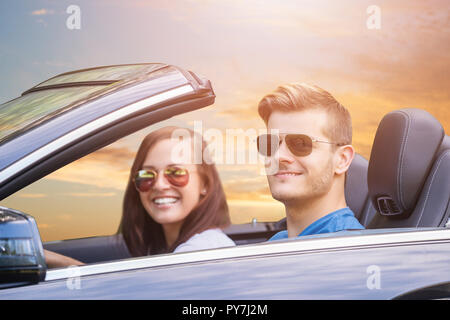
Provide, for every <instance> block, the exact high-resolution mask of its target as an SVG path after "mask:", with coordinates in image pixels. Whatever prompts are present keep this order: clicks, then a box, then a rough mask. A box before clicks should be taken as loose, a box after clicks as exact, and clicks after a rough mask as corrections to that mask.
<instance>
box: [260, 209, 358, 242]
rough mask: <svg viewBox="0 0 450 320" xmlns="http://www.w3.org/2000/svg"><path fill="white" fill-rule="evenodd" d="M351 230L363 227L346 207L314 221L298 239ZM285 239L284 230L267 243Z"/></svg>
mask: <svg viewBox="0 0 450 320" xmlns="http://www.w3.org/2000/svg"><path fill="white" fill-rule="evenodd" d="M352 229H364V227H363V226H362V225H361V224H360V223H359V221H358V219H356V218H355V215H354V214H353V211H352V210H350V208H349V207H346V208H343V209H339V210H336V211H333V212H331V213H329V214H327V215H326V216H323V217H322V218H320V219H318V220H316V221H314V222H313V223H311V224H310V225H309V226H308V227H307V228H306V229H305V230H303V231H302V232H301V233H300V234H299V235H298V237H301V236H307V235H311V234H319V233H328V232H337V231H342V230H352ZM287 238H288V232H287V230H284V231H280V232H278V233H276V234H275V235H273V236H272V238H270V239H269V241H272V240H279V239H287Z"/></svg>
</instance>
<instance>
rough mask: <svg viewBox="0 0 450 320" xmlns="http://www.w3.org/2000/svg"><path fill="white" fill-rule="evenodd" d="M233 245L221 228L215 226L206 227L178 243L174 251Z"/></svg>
mask: <svg viewBox="0 0 450 320" xmlns="http://www.w3.org/2000/svg"><path fill="white" fill-rule="evenodd" d="M235 245H236V244H235V243H234V241H233V240H231V239H230V238H229V237H228V236H227V235H226V234H225V233H224V232H223V231H222V230H221V229H219V228H216V229H208V230H205V231H203V232H200V233H197V234H195V235H193V236H192V237H191V238H189V240H187V241H186V242H184V243H182V244H180V245H179V246H178V247H177V248H176V249H175V250H174V252H184V251H194V250H202V249H212V248H221V247H230V246H235Z"/></svg>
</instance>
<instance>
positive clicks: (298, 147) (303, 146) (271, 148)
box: [257, 134, 344, 157]
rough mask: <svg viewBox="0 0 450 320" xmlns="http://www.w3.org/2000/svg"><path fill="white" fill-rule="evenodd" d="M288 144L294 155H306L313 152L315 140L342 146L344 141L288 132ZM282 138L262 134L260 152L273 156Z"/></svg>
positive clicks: (286, 139)
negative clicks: (331, 140) (318, 138)
mask: <svg viewBox="0 0 450 320" xmlns="http://www.w3.org/2000/svg"><path fill="white" fill-rule="evenodd" d="M284 141H285V142H286V146H287V147H288V149H289V151H291V152H292V154H293V155H295V156H297V157H305V156H308V155H310V154H311V152H312V144H313V142H321V143H328V144H336V145H338V146H342V145H344V144H342V143H335V142H329V141H323V140H317V139H314V138H311V137H310V136H308V135H306V134H286V135H285V137H284ZM280 144H281V139H280V137H279V136H278V135H276V134H262V135H260V136H259V137H258V138H257V147H258V152H259V153H260V154H261V155H263V156H265V157H271V156H272V155H274V154H275V153H276V152H277V150H278V148H279V147H280Z"/></svg>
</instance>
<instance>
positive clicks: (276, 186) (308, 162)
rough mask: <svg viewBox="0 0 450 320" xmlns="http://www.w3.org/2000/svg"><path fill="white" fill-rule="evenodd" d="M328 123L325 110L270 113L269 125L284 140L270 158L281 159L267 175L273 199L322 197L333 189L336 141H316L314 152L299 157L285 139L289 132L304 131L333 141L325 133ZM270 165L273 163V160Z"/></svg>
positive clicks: (294, 199)
mask: <svg viewBox="0 0 450 320" xmlns="http://www.w3.org/2000/svg"><path fill="white" fill-rule="evenodd" d="M328 125H329V124H328V118H327V114H326V112H325V111H322V110H316V109H310V110H304V111H294V112H287V113H286V112H279V111H274V112H273V113H272V114H271V115H270V117H269V121H268V124H267V129H268V131H269V132H270V130H271V129H277V130H279V132H280V139H281V141H282V142H281V145H280V146H279V149H278V150H277V152H276V153H275V154H274V155H273V156H272V157H271V158H270V161H278V164H277V167H278V170H277V171H275V174H272V175H268V176H267V179H268V181H269V187H270V191H271V193H272V196H273V198H274V199H276V200H279V201H281V202H283V203H285V204H287V203H289V202H298V201H304V200H308V199H313V198H316V197H320V196H322V195H325V194H326V193H327V192H328V191H329V190H330V188H331V185H332V182H333V177H334V164H333V154H334V152H333V145H330V144H327V143H319V142H313V144H312V152H311V154H309V155H308V156H304V157H299V156H295V155H293V154H292V153H291V151H290V150H289V149H288V147H287V146H286V143H285V140H284V136H285V134H286V133H301V134H306V135H308V136H310V137H312V138H315V139H317V140H322V141H330V142H334V141H333V139H332V138H330V137H327V136H326V135H325V132H324V129H325V128H326V127H327V126H328ZM275 164H276V163H275ZM269 166H271V167H274V166H273V163H270V162H269Z"/></svg>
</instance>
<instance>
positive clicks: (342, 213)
mask: <svg viewBox="0 0 450 320" xmlns="http://www.w3.org/2000/svg"><path fill="white" fill-rule="evenodd" d="M330 224H332V225H334V227H335V229H336V230H335V231H341V230H350V229H364V226H363V225H361V223H360V222H359V221H358V219H356V217H355V214H354V213H353V211H352V210H351V209H350V208H348V207H347V208H344V209H340V210H337V211H336V212H334V214H333V215H332V217H331V219H330Z"/></svg>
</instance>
